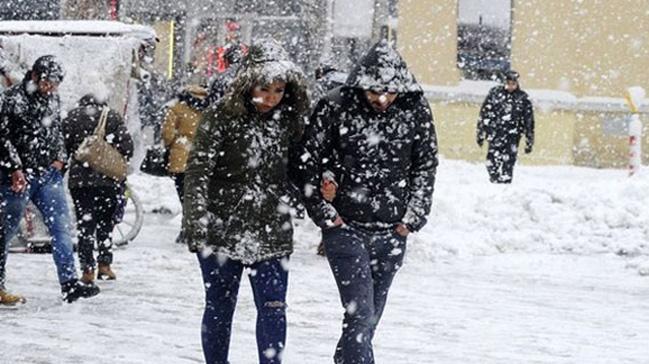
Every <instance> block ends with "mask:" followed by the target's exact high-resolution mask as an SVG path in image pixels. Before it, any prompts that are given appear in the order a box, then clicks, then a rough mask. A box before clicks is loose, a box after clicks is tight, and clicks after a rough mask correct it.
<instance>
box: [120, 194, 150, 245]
mask: <svg viewBox="0 0 649 364" xmlns="http://www.w3.org/2000/svg"><path fill="white" fill-rule="evenodd" d="M125 197H126V207H125V211H124V216H123V217H122V220H121V221H120V223H119V224H117V225H115V228H114V229H113V244H114V245H116V246H124V245H126V244H128V243H129V242H130V241H132V240H133V239H135V237H136V236H137V234H138V233H139V232H140V230H141V229H142V224H143V223H144V211H143V210H142V202H140V199H139V198H138V197H137V195H136V194H135V193H134V192H133V190H132V189H131V188H130V187H127V188H126V193H125Z"/></svg>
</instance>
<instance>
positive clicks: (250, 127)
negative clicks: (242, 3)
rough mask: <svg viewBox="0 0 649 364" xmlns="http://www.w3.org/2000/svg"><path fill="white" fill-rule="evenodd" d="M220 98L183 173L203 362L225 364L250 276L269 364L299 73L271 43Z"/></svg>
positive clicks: (277, 319)
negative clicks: (200, 300)
mask: <svg viewBox="0 0 649 364" xmlns="http://www.w3.org/2000/svg"><path fill="white" fill-rule="evenodd" d="M229 90H230V91H229V92H228V93H227V94H226V95H225V97H224V99H223V100H222V101H221V102H219V103H218V104H217V105H216V107H215V108H210V109H209V110H208V111H207V112H206V113H205V115H204V117H203V120H202V121H201V124H200V126H199V128H198V132H197V134H196V138H195V141H194V148H193V149H192V152H191V153H190V157H189V163H188V165H187V169H186V171H185V203H184V212H185V216H184V220H183V227H184V230H185V235H186V241H187V244H188V247H189V250H190V251H192V252H194V253H196V255H197V258H198V261H199V264H200V268H201V272H202V275H203V282H204V287H205V311H204V313H203V325H202V330H201V335H202V341H203V352H204V355H205V360H206V362H207V363H210V364H226V363H228V351H229V345H230V332H231V328H232V317H233V314H234V309H235V306H236V303H237V294H238V291H239V284H240V281H241V278H242V274H243V272H244V268H250V271H251V273H250V274H249V275H248V277H249V279H250V283H251V286H252V291H253V295H254V301H255V306H256V308H257V327H256V336H257V348H258V355H259V363H260V364H279V363H281V361H282V352H283V350H284V347H285V343H286V291H287V285H288V265H287V263H288V260H289V256H290V255H291V253H292V252H293V226H292V224H291V215H290V208H289V206H288V204H287V203H286V202H285V201H286V196H287V195H288V194H289V190H290V189H291V188H295V186H291V184H292V182H293V180H294V178H293V177H291V178H290V177H289V175H290V171H291V170H292V168H290V166H289V165H291V164H293V163H295V161H292V160H290V157H289V156H291V155H295V154H294V153H289V150H291V149H292V148H293V146H294V145H297V143H299V141H300V139H301V134H302V130H303V123H304V115H305V113H306V112H307V110H308V108H309V101H308V97H307V92H306V86H305V81H304V79H303V75H302V73H301V72H300V70H299V68H298V67H297V66H296V65H295V64H293V62H291V61H290V60H289V58H288V55H287V54H286V51H284V49H283V48H281V46H279V45H278V44H277V43H275V42H274V41H262V42H260V43H257V44H254V45H253V46H252V47H251V48H250V52H249V54H248V56H247V57H246V58H245V60H244V61H243V64H242V68H241V69H240V70H239V72H238V73H237V77H236V78H235V80H234V81H233V83H232V85H231V87H230V89H229Z"/></svg>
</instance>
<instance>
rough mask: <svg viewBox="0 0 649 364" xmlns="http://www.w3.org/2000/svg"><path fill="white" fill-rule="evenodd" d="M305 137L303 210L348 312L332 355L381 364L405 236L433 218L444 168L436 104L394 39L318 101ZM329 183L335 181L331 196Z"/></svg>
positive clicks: (378, 46)
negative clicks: (381, 337)
mask: <svg viewBox="0 0 649 364" xmlns="http://www.w3.org/2000/svg"><path fill="white" fill-rule="evenodd" d="M303 144H304V150H303V154H302V156H301V160H303V161H305V163H304V166H303V170H302V171H301V172H302V173H304V176H305V180H306V185H305V203H306V207H307V210H308V212H309V216H310V217H311V218H312V219H313V221H314V222H315V223H316V224H317V225H318V226H320V227H321V228H322V234H323V242H324V248H325V253H326V256H327V259H328V260H329V264H330V266H331V270H332V271H333V274H334V277H335V279H336V283H337V285H338V290H339V293H340V297H341V301H342V304H343V306H344V307H345V309H346V311H345V317H344V325H343V332H342V336H341V338H340V341H339V342H338V346H337V348H336V352H335V356H334V359H335V361H336V363H344V364H354V363H365V364H367V363H374V355H373V351H372V338H373V336H374V331H375V329H376V327H377V324H378V322H379V319H380V318H381V315H382V313H383V309H384V307H385V303H386V299H387V294H388V290H389V288H390V285H391V283H392V279H393V278H394V276H395V274H396V272H397V270H398V269H399V267H400V266H401V264H402V262H403V257H404V253H405V249H406V238H407V236H408V234H409V233H410V232H414V231H417V230H419V229H421V228H422V227H423V226H424V225H425V224H426V217H427V215H428V214H429V212H430V208H431V202H432V192H433V185H434V181H435V171H436V168H437V141H436V136H435V128H434V126H433V116H432V113H431V110H430V107H429V105H428V102H427V101H426V99H425V98H424V95H423V92H422V89H421V87H420V86H419V85H418V84H417V82H416V81H415V79H414V77H413V75H412V74H411V73H410V71H409V70H408V69H407V66H406V64H405V62H404V61H403V59H402V58H401V56H400V55H399V54H398V53H397V51H396V50H395V49H394V48H393V47H392V46H391V45H389V44H388V43H387V42H385V41H382V42H379V43H377V44H376V45H375V46H374V47H372V48H371V49H370V50H369V51H368V53H367V54H366V55H365V56H364V57H363V59H362V60H361V61H360V63H359V64H358V65H357V66H356V67H355V69H354V70H353V72H352V73H351V74H350V75H349V78H348V80H347V82H346V84H345V85H344V86H342V87H340V88H337V89H334V90H332V91H331V92H330V93H329V94H328V95H327V97H325V98H323V99H322V100H320V102H319V103H318V105H317V106H316V108H315V110H314V112H313V114H312V116H311V120H310V125H309V126H308V127H307V130H306V134H305V140H304V143H303ZM325 180H330V181H331V182H333V183H334V184H336V185H337V192H336V196H335V198H334V199H333V201H332V202H331V203H329V202H327V201H326V200H325V199H324V198H323V196H322V192H321V191H320V186H321V185H322V183H323V182H324V181H325Z"/></svg>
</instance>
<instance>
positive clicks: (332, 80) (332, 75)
mask: <svg viewBox="0 0 649 364" xmlns="http://www.w3.org/2000/svg"><path fill="white" fill-rule="evenodd" d="M346 80H347V74H346V73H344V72H342V71H340V70H338V69H337V68H336V67H334V66H333V65H331V64H330V63H327V62H322V63H321V64H320V65H319V66H318V68H316V70H315V86H314V89H313V97H312V100H311V102H312V104H313V106H314V107H315V105H316V104H317V103H318V101H320V99H321V98H323V97H325V96H326V95H327V93H328V92H329V91H331V90H333V89H335V88H337V87H340V86H342V85H344V84H345V81H346Z"/></svg>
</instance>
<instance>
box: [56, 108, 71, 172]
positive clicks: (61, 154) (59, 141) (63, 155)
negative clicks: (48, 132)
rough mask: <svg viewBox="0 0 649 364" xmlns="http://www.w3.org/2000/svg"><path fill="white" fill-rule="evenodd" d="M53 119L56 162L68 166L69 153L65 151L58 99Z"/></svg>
mask: <svg viewBox="0 0 649 364" xmlns="http://www.w3.org/2000/svg"><path fill="white" fill-rule="evenodd" d="M53 118H54V120H53V122H52V143H54V145H53V146H52V148H54V160H57V161H61V162H63V163H65V164H67V163H68V153H67V151H66V150H65V138H64V137H63V130H62V129H61V101H60V100H59V99H58V98H57V100H56V106H55V108H54V115H53Z"/></svg>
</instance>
